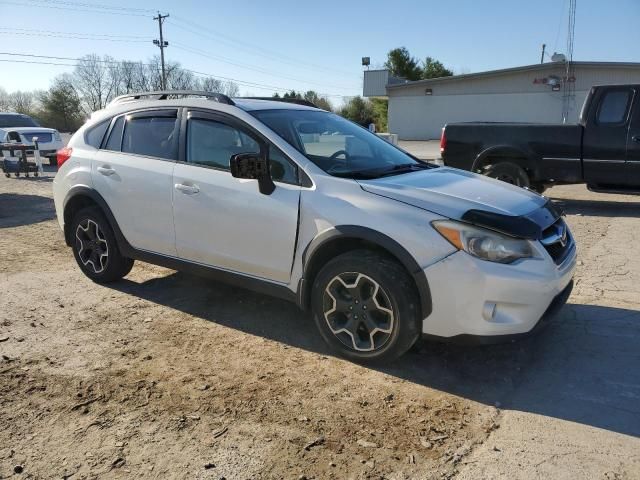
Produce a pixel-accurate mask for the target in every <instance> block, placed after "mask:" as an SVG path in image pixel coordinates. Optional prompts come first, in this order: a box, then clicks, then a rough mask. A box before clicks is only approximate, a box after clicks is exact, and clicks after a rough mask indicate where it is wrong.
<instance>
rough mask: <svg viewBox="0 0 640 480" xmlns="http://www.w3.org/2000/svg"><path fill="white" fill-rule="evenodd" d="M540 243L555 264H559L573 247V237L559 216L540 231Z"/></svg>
mask: <svg viewBox="0 0 640 480" xmlns="http://www.w3.org/2000/svg"><path fill="white" fill-rule="evenodd" d="M540 243H542V245H543V246H544V248H545V249H546V250H547V252H549V255H550V256H551V258H552V259H553V261H554V262H555V263H556V265H560V264H561V263H562V262H563V261H564V259H565V258H567V255H568V254H569V252H570V251H571V248H572V247H573V237H572V236H571V232H569V228H568V227H567V224H566V223H565V221H564V220H563V219H562V218H559V219H558V220H557V221H556V222H555V223H554V224H553V225H551V226H550V227H548V228H546V229H545V230H544V231H543V232H542V238H541V239H540Z"/></svg>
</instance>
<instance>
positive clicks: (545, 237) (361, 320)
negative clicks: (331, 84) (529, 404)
mask: <svg viewBox="0 0 640 480" xmlns="http://www.w3.org/2000/svg"><path fill="white" fill-rule="evenodd" d="M304 103H305V102H298V103H286V102H282V101H271V100H263V99H243V98H234V99H231V98H228V97H226V96H224V95H220V94H207V93H202V92H153V93H143V94H135V95H127V96H123V97H119V98H118V99H116V100H115V101H113V102H112V103H111V104H110V105H109V106H108V107H107V108H105V109H104V110H101V111H99V112H96V113H94V114H93V115H92V117H91V119H90V120H89V121H88V122H87V123H86V124H85V125H84V126H83V127H82V128H81V129H80V130H79V131H78V132H76V134H75V135H74V136H73V137H72V138H71V140H70V142H69V144H68V146H67V147H66V148H64V149H62V150H61V151H59V153H58V166H59V171H58V173H57V175H56V177H55V180H54V183H53V189H54V196H55V207H56V213H57V216H58V221H59V223H60V226H61V227H62V229H63V231H64V236H65V239H66V243H67V244H68V245H69V246H70V247H71V248H72V249H73V254H74V256H75V259H76V261H77V263H78V265H79V267H80V269H81V270H82V271H83V272H84V273H85V274H86V275H87V276H88V277H89V278H90V279H92V280H93V281H95V282H98V283H106V282H112V281H116V280H118V279H120V278H122V277H124V276H125V275H127V273H129V271H130V270H131V268H132V266H133V262H134V260H142V261H145V262H150V263H154V264H158V265H162V266H166V267H169V268H172V269H176V270H184V271H187V272H192V273H196V274H202V275H204V276H208V277H210V278H213V279H216V280H218V281H223V282H227V283H230V284H232V285H235V286H238V287H243V288H248V289H253V290H257V291H259V292H263V293H266V294H269V295H274V296H278V297H281V298H284V299H287V300H290V301H292V302H295V303H297V304H298V305H299V306H300V307H301V308H302V309H304V310H309V311H311V312H312V315H313V318H314V320H315V323H316V325H317V327H318V330H319V332H320V334H321V336H322V338H323V339H324V340H325V341H326V342H327V343H328V344H329V345H330V346H331V347H333V349H335V350H336V351H337V352H338V353H339V354H341V355H343V356H345V357H347V358H350V359H352V360H357V361H365V362H366V361H381V360H384V361H389V360H391V359H393V358H396V357H398V356H400V355H401V354H403V353H404V352H406V351H407V350H408V349H409V348H410V347H411V346H412V345H413V344H414V343H415V342H416V340H417V339H418V338H419V337H420V336H421V335H427V336H430V337H437V338H441V339H446V340H464V341H469V340H473V341H479V342H487V341H491V342H493V341H496V340H504V339H512V338H515V337H517V336H520V335H523V334H526V333H529V332H531V331H532V330H534V329H536V328H537V327H538V326H539V325H541V324H544V323H546V321H547V320H548V319H549V318H550V317H551V316H552V315H553V314H554V312H556V311H557V310H558V309H559V308H560V307H561V306H562V305H563V304H564V303H565V302H566V300H567V297H568V296H569V293H570V291H571V288H572V285H573V282H572V277H573V273H574V269H575V264H576V247H575V243H574V240H573V238H572V235H571V233H570V231H569V229H568V227H567V225H566V223H565V221H564V219H563V217H562V214H561V212H560V211H558V209H557V208H556V207H555V206H554V205H553V204H552V203H551V202H550V201H549V200H547V199H546V198H545V197H543V196H541V195H538V194H537V193H533V192H530V191H528V190H525V189H522V188H519V187H516V186H513V185H509V184H506V183H504V182H500V181H498V180H494V179H490V178H486V177H483V176H480V175H477V174H474V173H470V172H465V171H461V170H456V169H453V168H448V167H438V166H435V165H431V164H428V163H425V162H422V161H419V160H417V159H416V158H414V157H413V156H411V155H410V154H408V153H407V152H405V151H403V150H401V149H399V148H398V147H396V146H393V145H391V144H389V143H387V142H386V141H384V140H382V139H381V138H379V137H377V136H376V135H375V134H373V133H370V132H369V131H368V130H366V129H364V128H361V127H360V126H358V125H356V124H354V123H351V122H349V121H347V120H345V119H344V118H342V117H340V116H338V115H335V114H333V113H330V112H326V111H323V110H319V109H317V108H314V107H313V106H308V105H304ZM273 321H277V319H273Z"/></svg>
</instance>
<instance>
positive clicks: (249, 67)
mask: <svg viewBox="0 0 640 480" xmlns="http://www.w3.org/2000/svg"><path fill="white" fill-rule="evenodd" d="M173 46H174V47H176V48H178V49H179V50H184V51H186V52H190V53H194V54H196V55H200V56H202V57H205V58H209V59H212V60H218V61H220V62H223V63H227V64H229V65H235V66H237V67H240V68H245V69H247V70H252V71H254V72H259V73H263V74H265V75H269V76H272V77H280V78H284V79H286V80H293V81H296V82H301V83H308V84H310V85H325V86H329V87H332V88H338V89H344V90H350V89H352V87H346V86H341V85H329V84H325V83H320V82H314V81H310V80H304V79H302V78H296V77H290V76H287V75H282V74H278V73H273V72H271V71H269V70H265V69H263V68H259V67H254V66H252V65H247V64H244V63H238V62H234V61H233V60H230V59H228V58H226V57H221V56H219V55H212V54H209V53H206V52H204V51H202V50H199V49H197V48H193V47H189V46H187V45H184V44H182V43H179V42H173Z"/></svg>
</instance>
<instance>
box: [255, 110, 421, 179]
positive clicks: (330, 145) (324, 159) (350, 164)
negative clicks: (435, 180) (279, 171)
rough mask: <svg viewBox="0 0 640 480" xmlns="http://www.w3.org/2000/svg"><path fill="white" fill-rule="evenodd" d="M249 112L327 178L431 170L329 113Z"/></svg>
mask: <svg viewBox="0 0 640 480" xmlns="http://www.w3.org/2000/svg"><path fill="white" fill-rule="evenodd" d="M249 113H251V114H252V115H253V116H254V117H256V118H257V119H259V120H260V121H262V122H263V123H264V124H265V125H267V126H268V127H269V128H271V129H272V130H273V131H275V132H276V133H277V134H278V135H280V136H281V137H282V138H283V139H285V140H286V141H287V142H289V143H290V144H291V145H292V146H293V147H294V148H295V149H296V150H298V151H299V152H300V153H302V154H303V155H305V156H306V157H307V158H308V159H309V160H311V161H312V162H313V163H315V164H316V165H317V166H318V167H320V168H321V169H322V170H324V171H325V172H327V173H328V174H330V175H334V176H337V177H350V178H378V177H382V176H388V175H396V174H400V173H407V172H411V171H414V170H422V169H425V168H431V166H430V165H429V164H426V163H423V162H420V161H419V160H417V159H415V158H413V157H411V156H410V155H409V154H407V153H405V152H403V151H402V150H400V149H398V148H396V147H394V146H393V145H391V144H389V143H388V142H386V141H385V140H382V139H381V138H379V137H378V136H376V135H375V134H373V133H371V132H369V131H368V130H366V129H364V128H362V127H359V126H358V125H356V124H355V123H352V122H350V121H348V120H345V119H344V118H342V117H340V116H338V115H335V114H333V113H329V112H320V111H313V110H286V109H282V110H255V111H252V112H249Z"/></svg>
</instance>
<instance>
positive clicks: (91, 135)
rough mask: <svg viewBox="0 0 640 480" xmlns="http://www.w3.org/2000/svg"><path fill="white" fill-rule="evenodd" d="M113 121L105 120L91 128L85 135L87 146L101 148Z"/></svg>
mask: <svg viewBox="0 0 640 480" xmlns="http://www.w3.org/2000/svg"><path fill="white" fill-rule="evenodd" d="M110 123H111V120H105V121H104V122H100V123H99V124H98V125H96V126H95V127H92V128H90V129H89V130H87V132H86V133H85V134H84V141H85V143H86V144H87V145H91V146H92V147H93V148H100V145H101V144H102V139H103V138H104V134H105V133H107V128H109V124H110Z"/></svg>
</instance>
